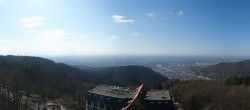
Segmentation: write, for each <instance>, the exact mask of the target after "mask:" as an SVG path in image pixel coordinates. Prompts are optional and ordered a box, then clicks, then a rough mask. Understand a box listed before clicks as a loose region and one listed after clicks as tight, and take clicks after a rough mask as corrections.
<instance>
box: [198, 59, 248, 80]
mask: <svg viewBox="0 0 250 110" xmlns="http://www.w3.org/2000/svg"><path fill="white" fill-rule="evenodd" d="M202 72H203V74H204V75H206V76H209V77H213V78H225V77H227V76H232V75H242V76H250V60H243V61H239V62H224V63H219V64H216V65H212V66H208V67H205V68H203V69H202Z"/></svg>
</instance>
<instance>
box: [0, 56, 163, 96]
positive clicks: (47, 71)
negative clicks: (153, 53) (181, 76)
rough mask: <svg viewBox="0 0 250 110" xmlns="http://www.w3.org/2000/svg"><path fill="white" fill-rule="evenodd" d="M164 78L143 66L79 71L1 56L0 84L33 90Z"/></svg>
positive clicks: (66, 90) (46, 61)
mask: <svg viewBox="0 0 250 110" xmlns="http://www.w3.org/2000/svg"><path fill="white" fill-rule="evenodd" d="M164 80H167V78H166V77H164V76H162V75H160V74H158V73H156V72H154V71H152V70H151V69H149V68H147V67H142V66H121V67H109V68H98V69H94V70H93V69H91V70H80V69H77V68H75V67H71V66H69V65H66V64H62V63H55V62H54V61H52V60H49V59H45V58H40V57H28V56H0V83H1V84H5V85H6V84H7V85H10V86H12V87H15V86H18V87H19V88H20V89H24V88H26V89H30V90H32V91H37V92H39V91H41V90H43V89H46V90H47V91H54V92H53V93H58V92H60V93H66V94H69V93H72V94H73V93H75V92H76V88H77V87H76V86H77V85H78V86H79V85H82V84H83V83H84V84H85V83H88V84H96V85H98V84H111V85H124V86H133V85H140V84H142V83H145V84H154V83H159V82H163V81H164Z"/></svg>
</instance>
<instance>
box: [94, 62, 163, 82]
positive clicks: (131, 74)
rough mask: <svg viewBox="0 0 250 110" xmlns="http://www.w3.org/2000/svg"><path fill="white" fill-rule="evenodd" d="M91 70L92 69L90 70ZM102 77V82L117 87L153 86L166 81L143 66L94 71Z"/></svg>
mask: <svg viewBox="0 0 250 110" xmlns="http://www.w3.org/2000/svg"><path fill="white" fill-rule="evenodd" d="M92 70H93V69H92ZM94 71H95V72H97V73H99V74H98V75H102V76H103V79H102V80H103V82H109V83H110V84H112V83H117V84H118V85H124V86H125V85H134V84H137V85H138V84H142V83H144V84H154V83H161V82H163V81H165V80H167V78H166V77H164V76H162V75H161V74H159V73H156V72H155V71H153V70H151V69H150V68H147V67H144V66H136V65H129V66H118V67H106V68H98V69H95V70H94Z"/></svg>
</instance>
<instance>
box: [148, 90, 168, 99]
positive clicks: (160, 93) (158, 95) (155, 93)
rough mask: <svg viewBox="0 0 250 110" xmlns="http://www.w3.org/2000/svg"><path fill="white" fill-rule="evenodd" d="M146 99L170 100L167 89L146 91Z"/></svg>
mask: <svg viewBox="0 0 250 110" xmlns="http://www.w3.org/2000/svg"><path fill="white" fill-rule="evenodd" d="M144 99H146V100H171V98H170V94H169V91H168V90H151V91H147V94H146V97H145V98H144Z"/></svg>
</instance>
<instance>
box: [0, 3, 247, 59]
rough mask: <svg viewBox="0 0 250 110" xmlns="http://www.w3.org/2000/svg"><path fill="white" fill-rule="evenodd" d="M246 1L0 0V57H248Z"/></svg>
mask: <svg viewBox="0 0 250 110" xmlns="http://www.w3.org/2000/svg"><path fill="white" fill-rule="evenodd" d="M249 10H250V1H248V0H0V24H1V26H0V54H3V55H7V54H14V55H36V56H68V55H77V56H78V55H206V56H209V55H226V56H228V55H229V56H234V55H237V56H238V55H240V56H241V55H242V56H250V30H249V29H250V11H249Z"/></svg>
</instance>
